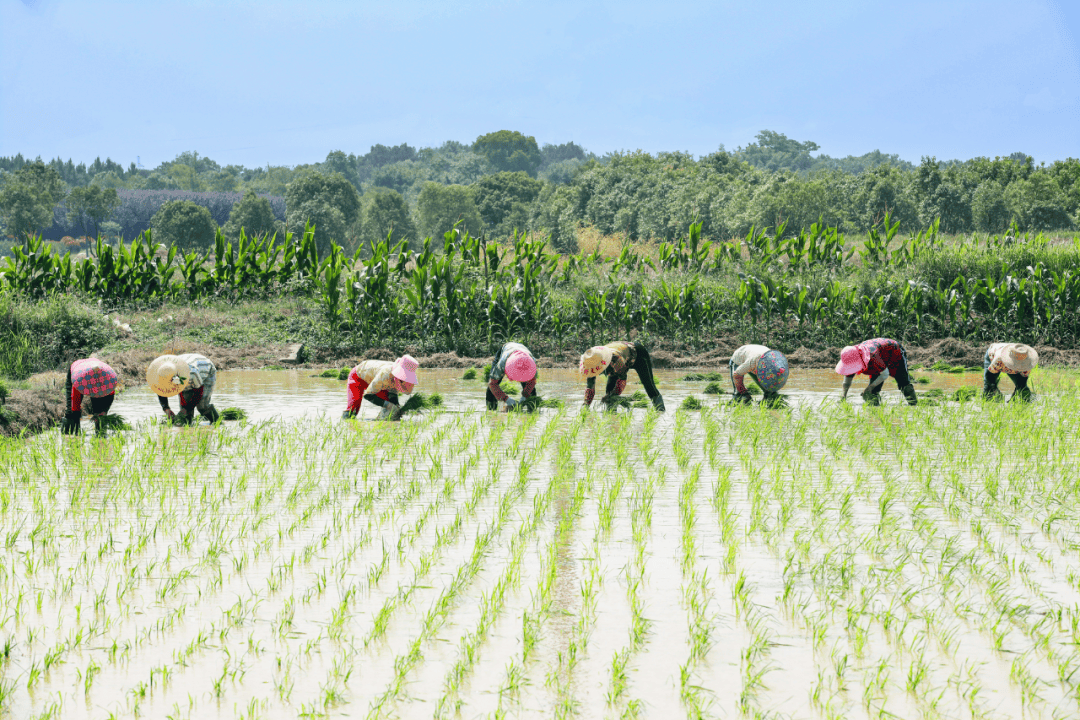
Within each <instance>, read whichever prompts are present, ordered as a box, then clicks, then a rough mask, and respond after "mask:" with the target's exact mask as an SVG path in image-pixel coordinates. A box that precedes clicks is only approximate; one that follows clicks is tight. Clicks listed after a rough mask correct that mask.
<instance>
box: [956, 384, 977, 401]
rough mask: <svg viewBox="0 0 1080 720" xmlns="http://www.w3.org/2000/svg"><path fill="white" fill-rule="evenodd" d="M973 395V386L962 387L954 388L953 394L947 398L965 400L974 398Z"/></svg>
mask: <svg viewBox="0 0 1080 720" xmlns="http://www.w3.org/2000/svg"><path fill="white" fill-rule="evenodd" d="M975 395H976V393H975V388H971V387H962V388H956V390H955V391H953V394H952V396H951V397H950V398H949V399H950V400H955V401H956V402H967V401H968V400H973V399H974V398H975Z"/></svg>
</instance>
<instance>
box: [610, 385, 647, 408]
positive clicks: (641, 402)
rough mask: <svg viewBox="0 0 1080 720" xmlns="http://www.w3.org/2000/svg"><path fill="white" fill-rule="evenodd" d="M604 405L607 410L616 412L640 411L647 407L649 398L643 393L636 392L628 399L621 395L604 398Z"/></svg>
mask: <svg viewBox="0 0 1080 720" xmlns="http://www.w3.org/2000/svg"><path fill="white" fill-rule="evenodd" d="M604 405H605V407H606V408H607V409H608V410H618V409H619V408H625V409H626V410H631V409H634V408H637V409H642V408H647V407H649V398H648V396H647V395H646V394H645V393H643V392H641V391H640V390H638V391H637V392H635V393H634V394H633V395H631V396H630V397H626V396H623V395H613V396H611V397H606V398H604Z"/></svg>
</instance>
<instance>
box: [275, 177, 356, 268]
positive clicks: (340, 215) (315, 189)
mask: <svg viewBox="0 0 1080 720" xmlns="http://www.w3.org/2000/svg"><path fill="white" fill-rule="evenodd" d="M285 207H286V214H287V217H288V223H289V229H290V230H292V231H293V232H302V231H303V229H304V225H305V224H306V223H307V222H313V223H315V242H316V244H317V245H318V246H319V252H320V254H322V253H325V252H327V251H329V249H330V243H331V242H337V243H339V244H343V243H344V242H345V232H346V230H347V229H348V228H349V227H351V226H352V225H353V224H355V223H356V222H357V220H358V219H359V217H360V194H359V193H357V192H356V188H355V187H353V185H352V183H350V182H349V181H348V180H347V179H346V178H345V176H344V175H342V174H341V173H331V174H329V175H324V174H322V173H319V172H314V171H310V172H305V173H302V174H300V175H299V176H298V177H296V178H295V179H294V180H293V181H292V182H291V183H289V186H288V188H287V189H286V190H285ZM333 211H336V213H335V212H333Z"/></svg>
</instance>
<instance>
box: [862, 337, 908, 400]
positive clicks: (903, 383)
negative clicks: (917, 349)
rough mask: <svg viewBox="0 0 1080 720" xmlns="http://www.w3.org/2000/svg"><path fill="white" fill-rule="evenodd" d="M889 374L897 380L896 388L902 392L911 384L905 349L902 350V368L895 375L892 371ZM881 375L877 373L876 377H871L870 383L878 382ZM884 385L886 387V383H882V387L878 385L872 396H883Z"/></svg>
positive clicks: (897, 369) (872, 391) (871, 392)
mask: <svg viewBox="0 0 1080 720" xmlns="http://www.w3.org/2000/svg"><path fill="white" fill-rule="evenodd" d="M889 372H890V374H892V377H893V379H894V380H896V387H898V388H900V389H901V390H903V389H904V388H906V387H907V386H908V385H910V384H911V376H910V375H908V369H907V353H906V352H904V348H903V347H901V348H900V367H898V368H896V372H895V373H893V372H892V370H890V371H889ZM880 374H881V373H876V374H874V375H871V376H870V382H871V383H873V382H874V381H875V380H877V379H878V375H880ZM884 385H885V383H881V385H878V386H877V387H875V388H874V389H873V390H871V391H870V394H871V395H880V394H881V388H882V387H884Z"/></svg>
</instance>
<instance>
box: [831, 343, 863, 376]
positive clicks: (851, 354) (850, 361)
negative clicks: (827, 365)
mask: <svg viewBox="0 0 1080 720" xmlns="http://www.w3.org/2000/svg"><path fill="white" fill-rule="evenodd" d="M865 369H866V358H864V357H863V354H862V350H860V349H859V347H858V346H857V345H848V346H847V347H845V348H844V349H843V350H841V351H840V362H838V363H837V364H836V372H837V373H839V374H840V375H858V374H859V373H861V372H862V371H863V370H865Z"/></svg>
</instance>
